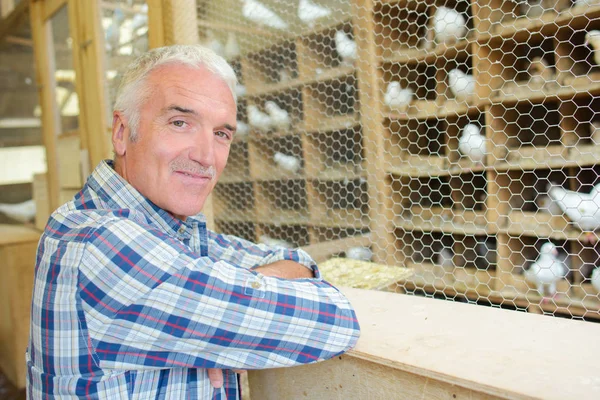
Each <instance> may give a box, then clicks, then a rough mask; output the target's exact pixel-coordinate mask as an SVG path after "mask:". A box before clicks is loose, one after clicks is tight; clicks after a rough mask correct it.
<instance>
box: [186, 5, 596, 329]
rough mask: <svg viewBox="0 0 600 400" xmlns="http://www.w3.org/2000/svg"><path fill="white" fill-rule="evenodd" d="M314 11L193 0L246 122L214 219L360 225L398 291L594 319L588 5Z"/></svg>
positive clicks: (331, 232)
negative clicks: (587, 221)
mask: <svg viewBox="0 0 600 400" xmlns="http://www.w3.org/2000/svg"><path fill="white" fill-rule="evenodd" d="M230 3H231V4H230ZM234 3H235V4H234ZM309 3H310V4H309V5H313V6H314V5H317V6H319V7H322V8H315V9H309V11H311V12H312V13H313V14H311V13H310V12H309V13H307V10H306V9H304V10H301V9H299V4H298V3H296V2H282V1H274V0H271V1H267V0H265V1H263V2H260V3H259V2H253V1H246V2H242V3H238V2H227V1H225V2H214V1H198V4H197V5H198V24H199V32H200V37H201V42H202V43H204V44H206V45H208V46H211V47H212V48H213V49H215V50H216V51H218V52H221V53H222V54H223V55H225V56H226V57H227V58H228V59H229V60H230V62H231V64H232V65H233V66H234V68H235V69H236V71H237V72H238V76H239V78H240V82H241V86H242V88H241V90H240V93H239V94H240V97H239V116H238V120H239V121H240V122H242V123H243V124H242V125H245V127H247V130H245V129H243V130H242V131H241V132H240V134H238V135H237V138H236V142H235V143H234V144H233V145H232V148H231V153H230V161H229V165H228V167H227V169H226V171H225V173H224V176H223V177H222V179H221V182H220V183H219V185H218V186H217V188H216V191H215V220H216V226H217V229H219V230H221V231H223V232H226V233H232V234H237V235H239V236H242V237H244V238H247V239H251V240H255V241H265V242H270V243H275V244H277V245H282V246H310V245H313V244H317V243H322V242H325V241H337V240H340V239H344V238H348V237H360V238H363V237H364V235H365V234H369V238H370V242H369V243H367V244H368V247H369V250H370V251H371V253H369V252H367V253H366V254H367V255H369V256H371V255H372V260H373V261H376V262H381V263H387V264H390V265H403V266H409V267H411V268H413V270H414V275H413V276H412V277H411V278H410V279H407V280H406V281H402V282H398V283H397V286H396V288H395V289H396V290H398V291H402V292H408V293H418V294H427V295H436V296H441V297H445V298H449V299H455V300H463V301H471V302H480V303H485V304H493V305H503V306H507V307H512V308H516V309H519V310H526V311H531V312H537V313H540V312H543V313H547V314H552V315H561V316H567V317H570V318H586V319H590V320H597V319H599V318H600V313H599V311H598V310H599V309H600V301H599V299H598V293H599V291H600V282H596V281H597V280H596V279H594V277H595V276H596V275H595V274H594V271H595V269H596V266H597V264H598V261H599V259H600V255H599V254H600V253H598V246H597V244H596V241H597V240H596V238H595V234H589V232H590V231H591V230H593V229H590V228H589V227H588V228H583V227H581V226H580V225H578V224H577V221H574V219H576V218H574V217H573V215H571V217H569V214H573V213H572V212H571V211H573V210H576V209H578V207H579V206H580V205H581V204H582V202H584V203H585V202H587V203H585V204H588V203H589V204H588V205H590V206H591V209H592V223H593V220H594V218H595V217H596V214H595V211H594V210H595V208H594V207H596V208H597V207H598V206H597V205H596V204H597V202H596V200H595V199H594V198H592V199H591V200H589V199H588V198H587V197H586V196H589V194H590V192H591V193H592V195H593V193H595V192H594V191H593V188H594V185H596V184H597V183H598V176H599V174H598V173H599V172H600V167H598V162H597V159H598V156H599V155H600V150H599V148H598V146H597V144H598V140H600V133H598V132H600V131H599V128H600V126H599V125H600V118H599V117H597V115H596V111H595V110H596V109H598V103H599V102H600V99H598V96H599V93H600V76H599V75H600V66H599V65H598V63H597V62H596V59H598V61H600V56H596V54H600V53H596V52H595V47H594V46H595V44H594V43H595V40H596V39H594V37H593V36H594V34H589V33H590V32H593V31H594V30H596V29H600V20H599V19H598V16H600V7H599V6H598V2H597V1H593V0H587V1H575V2H571V1H562V0H558V1H547V0H543V1H540V2H525V1H517V2H515V1H483V2H481V1H479V2H468V1H429V0H427V1H426V0H423V1H420V0H408V1H385V2H383V1H382V2H378V1H375V2H367V1H356V2H342V1H335V0H329V1H312V2H309ZM256 4H259V5H260V6H265V7H267V8H268V9H269V10H270V12H272V13H273V14H269V13H268V12H266V11H261V12H263V14H261V18H260V19H259V18H255V15H256V13H258V11H257V10H259V9H260V7H259V6H257V5H256ZM305 4H306V3H305ZM248 5H250V6H253V7H254V8H252V7H249V6H248ZM257 7H258V8H257ZM323 9H326V10H329V11H330V12H329V13H327V12H325V11H323ZM225 10H228V11H229V12H227V13H225V12H224V11H225ZM253 13H254V14H253ZM265 13H266V14H265ZM303 13H304V14H303ZM319 13H322V14H323V16H322V17H320V18H316V19H314V20H312V21H311V18H310V17H307V14H308V15H309V16H310V15H313V16H316V15H319ZM282 23H284V24H286V25H287V26H286V27H285V28H282V27H281V24H282ZM586 35H587V37H586ZM590 39H591V40H590ZM353 46H356V47H355V48H354V47H353ZM269 104H270V105H269ZM273 104H274V105H273ZM565 190H571V191H573V192H565ZM565 193H566V194H567V195H570V196H571V197H568V199H571V200H572V201H575V202H576V203H577V204H572V203H569V202H568V201H566V199H567V198H564V197H561V196H564V194H565ZM573 196H575V197H573ZM592 197H593V196H592ZM563 200H564V201H563ZM588 200H589V201H588ZM561 205H562V207H563V209H564V208H566V209H567V211H569V212H565V210H561V208H560V206H561ZM361 240H362V239H361ZM357 243H361V245H360V246H358V247H362V246H363V245H364V242H362V241H357ZM546 243H551V244H550V245H546ZM332 248H336V249H337V247H336V246H334V245H332ZM548 249H551V251H549V252H548ZM355 250H356V246H354V247H353V248H348V249H346V252H345V253H346V254H345V255H349V254H354V253H358V254H360V251H359V252H356V251H355ZM555 252H556V253H557V255H555ZM363 254H365V252H363ZM333 255H339V254H332V256H333ZM341 255H344V253H341ZM548 260H549V261H548ZM598 279H600V276H599V277H598Z"/></svg>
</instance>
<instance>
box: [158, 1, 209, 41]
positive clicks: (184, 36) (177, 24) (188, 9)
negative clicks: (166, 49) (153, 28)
mask: <svg viewBox="0 0 600 400" xmlns="http://www.w3.org/2000/svg"><path fill="white" fill-rule="evenodd" d="M162 13H163V26H164V42H165V43H164V44H165V45H169V44H197V43H199V42H200V37H199V35H198V22H197V9H196V2H194V1H188V0H163V3H162Z"/></svg>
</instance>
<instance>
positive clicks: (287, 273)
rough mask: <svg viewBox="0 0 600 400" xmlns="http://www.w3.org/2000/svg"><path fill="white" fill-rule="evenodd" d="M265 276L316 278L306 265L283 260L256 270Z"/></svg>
mask: <svg viewBox="0 0 600 400" xmlns="http://www.w3.org/2000/svg"><path fill="white" fill-rule="evenodd" d="M254 270H255V271H256V272H260V273H261V274H263V275H265V276H274V277H277V278H283V279H302V278H314V277H315V276H314V274H313V272H312V271H311V270H310V269H308V268H306V267H305V266H304V265H302V264H299V263H297V262H295V261H290V260H281V261H276V262H274V263H271V264H266V265H261V266H260V267H256V268H254Z"/></svg>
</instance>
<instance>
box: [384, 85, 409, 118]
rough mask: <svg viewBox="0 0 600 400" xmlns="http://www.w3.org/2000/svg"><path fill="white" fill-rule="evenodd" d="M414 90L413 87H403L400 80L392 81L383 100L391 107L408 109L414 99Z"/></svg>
mask: <svg viewBox="0 0 600 400" xmlns="http://www.w3.org/2000/svg"><path fill="white" fill-rule="evenodd" d="M413 95H414V92H413V90H412V89H411V88H405V89H403V88H402V87H401V86H400V82H397V81H393V82H390V83H389V84H388V86H387V89H386V91H385V95H384V96H383V101H384V103H385V105H386V106H388V107H389V108H390V109H394V110H399V111H406V108H407V107H408V105H409V104H410V102H411V101H412V99H413Z"/></svg>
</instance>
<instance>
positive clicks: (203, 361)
mask: <svg viewBox="0 0 600 400" xmlns="http://www.w3.org/2000/svg"><path fill="white" fill-rule="evenodd" d="M278 260H294V261H297V262H299V263H301V264H303V265H305V266H307V267H309V268H312V269H313V270H314V273H315V276H316V278H314V279H299V280H285V279H278V278H273V277H266V276H263V275H261V274H259V273H256V272H254V271H253V270H252V269H253V268H254V267H257V266H260V265H264V264H268V263H271V262H274V261H278ZM358 336H359V326H358V323H357V321H356V315H355V314H354V311H353V309H352V307H351V305H350V304H349V302H348V300H347V299H346V298H345V297H344V296H343V295H342V294H341V293H340V292H339V291H338V290H337V289H335V288H334V287H332V286H331V285H330V284H328V283H327V282H325V281H323V280H322V279H321V277H320V274H319V271H318V269H317V268H316V266H315V265H314V262H313V260H312V259H311V258H310V257H309V256H308V255H307V254H306V253H304V252H302V251H300V250H288V249H281V248H272V247H267V246H264V245H256V244H252V243H250V242H247V241H245V240H242V239H239V238H237V237H233V236H227V235H218V234H216V233H214V232H211V231H208V230H207V229H206V224H205V221H204V220H203V219H202V217H190V218H188V219H187V220H186V221H185V222H183V221H181V220H178V219H176V218H173V217H172V216H171V215H170V214H169V213H167V212H166V211H164V210H162V209H160V208H158V207H157V206H155V205H154V204H152V203H151V202H150V201H149V200H148V199H146V198H145V197H143V196H142V195H141V194H140V193H139V192H137V191H136V190H135V189H134V188H133V187H132V186H130V185H129V184H128V183H127V182H126V181H124V180H123V179H122V178H121V177H120V176H119V175H118V174H117V173H116V172H115V171H114V169H113V167H112V164H111V162H102V163H101V164H100V165H99V166H98V167H97V168H96V170H95V171H94V172H93V174H92V175H91V176H90V178H89V179H88V181H87V183H86V185H85V187H84V188H83V189H82V190H81V192H79V193H78V194H77V195H76V196H75V198H74V199H73V200H72V201H70V202H68V203H67V204H65V205H63V206H61V207H60V208H59V209H58V210H56V211H55V212H54V213H53V214H52V216H51V217H50V220H49V221H48V225H47V226H46V230H45V232H44V234H43V235H42V238H41V240H40V244H39V249H38V254H37V263H36V270H35V286H34V291H33V305H32V313H31V334H30V340H29V347H28V350H27V355H26V359H27V368H28V376H27V392H28V396H29V397H30V398H34V399H47V398H61V399H62V398H94V399H142V400H146V399H236V398H239V388H238V385H237V379H236V375H235V373H233V372H232V371H231V369H259V368H273V367H287V366H293V365H299V364H307V363H313V362H317V361H320V360H325V359H328V358H331V357H334V356H336V355H338V354H340V353H343V352H345V351H347V350H348V349H349V348H351V347H352V346H354V345H355V343H356V340H357V339H358ZM213 367H214V368H223V369H225V370H226V371H225V376H224V386H223V388H222V389H218V390H216V389H214V388H213V387H212V386H211V384H210V381H209V379H208V376H207V372H206V368H213Z"/></svg>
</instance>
